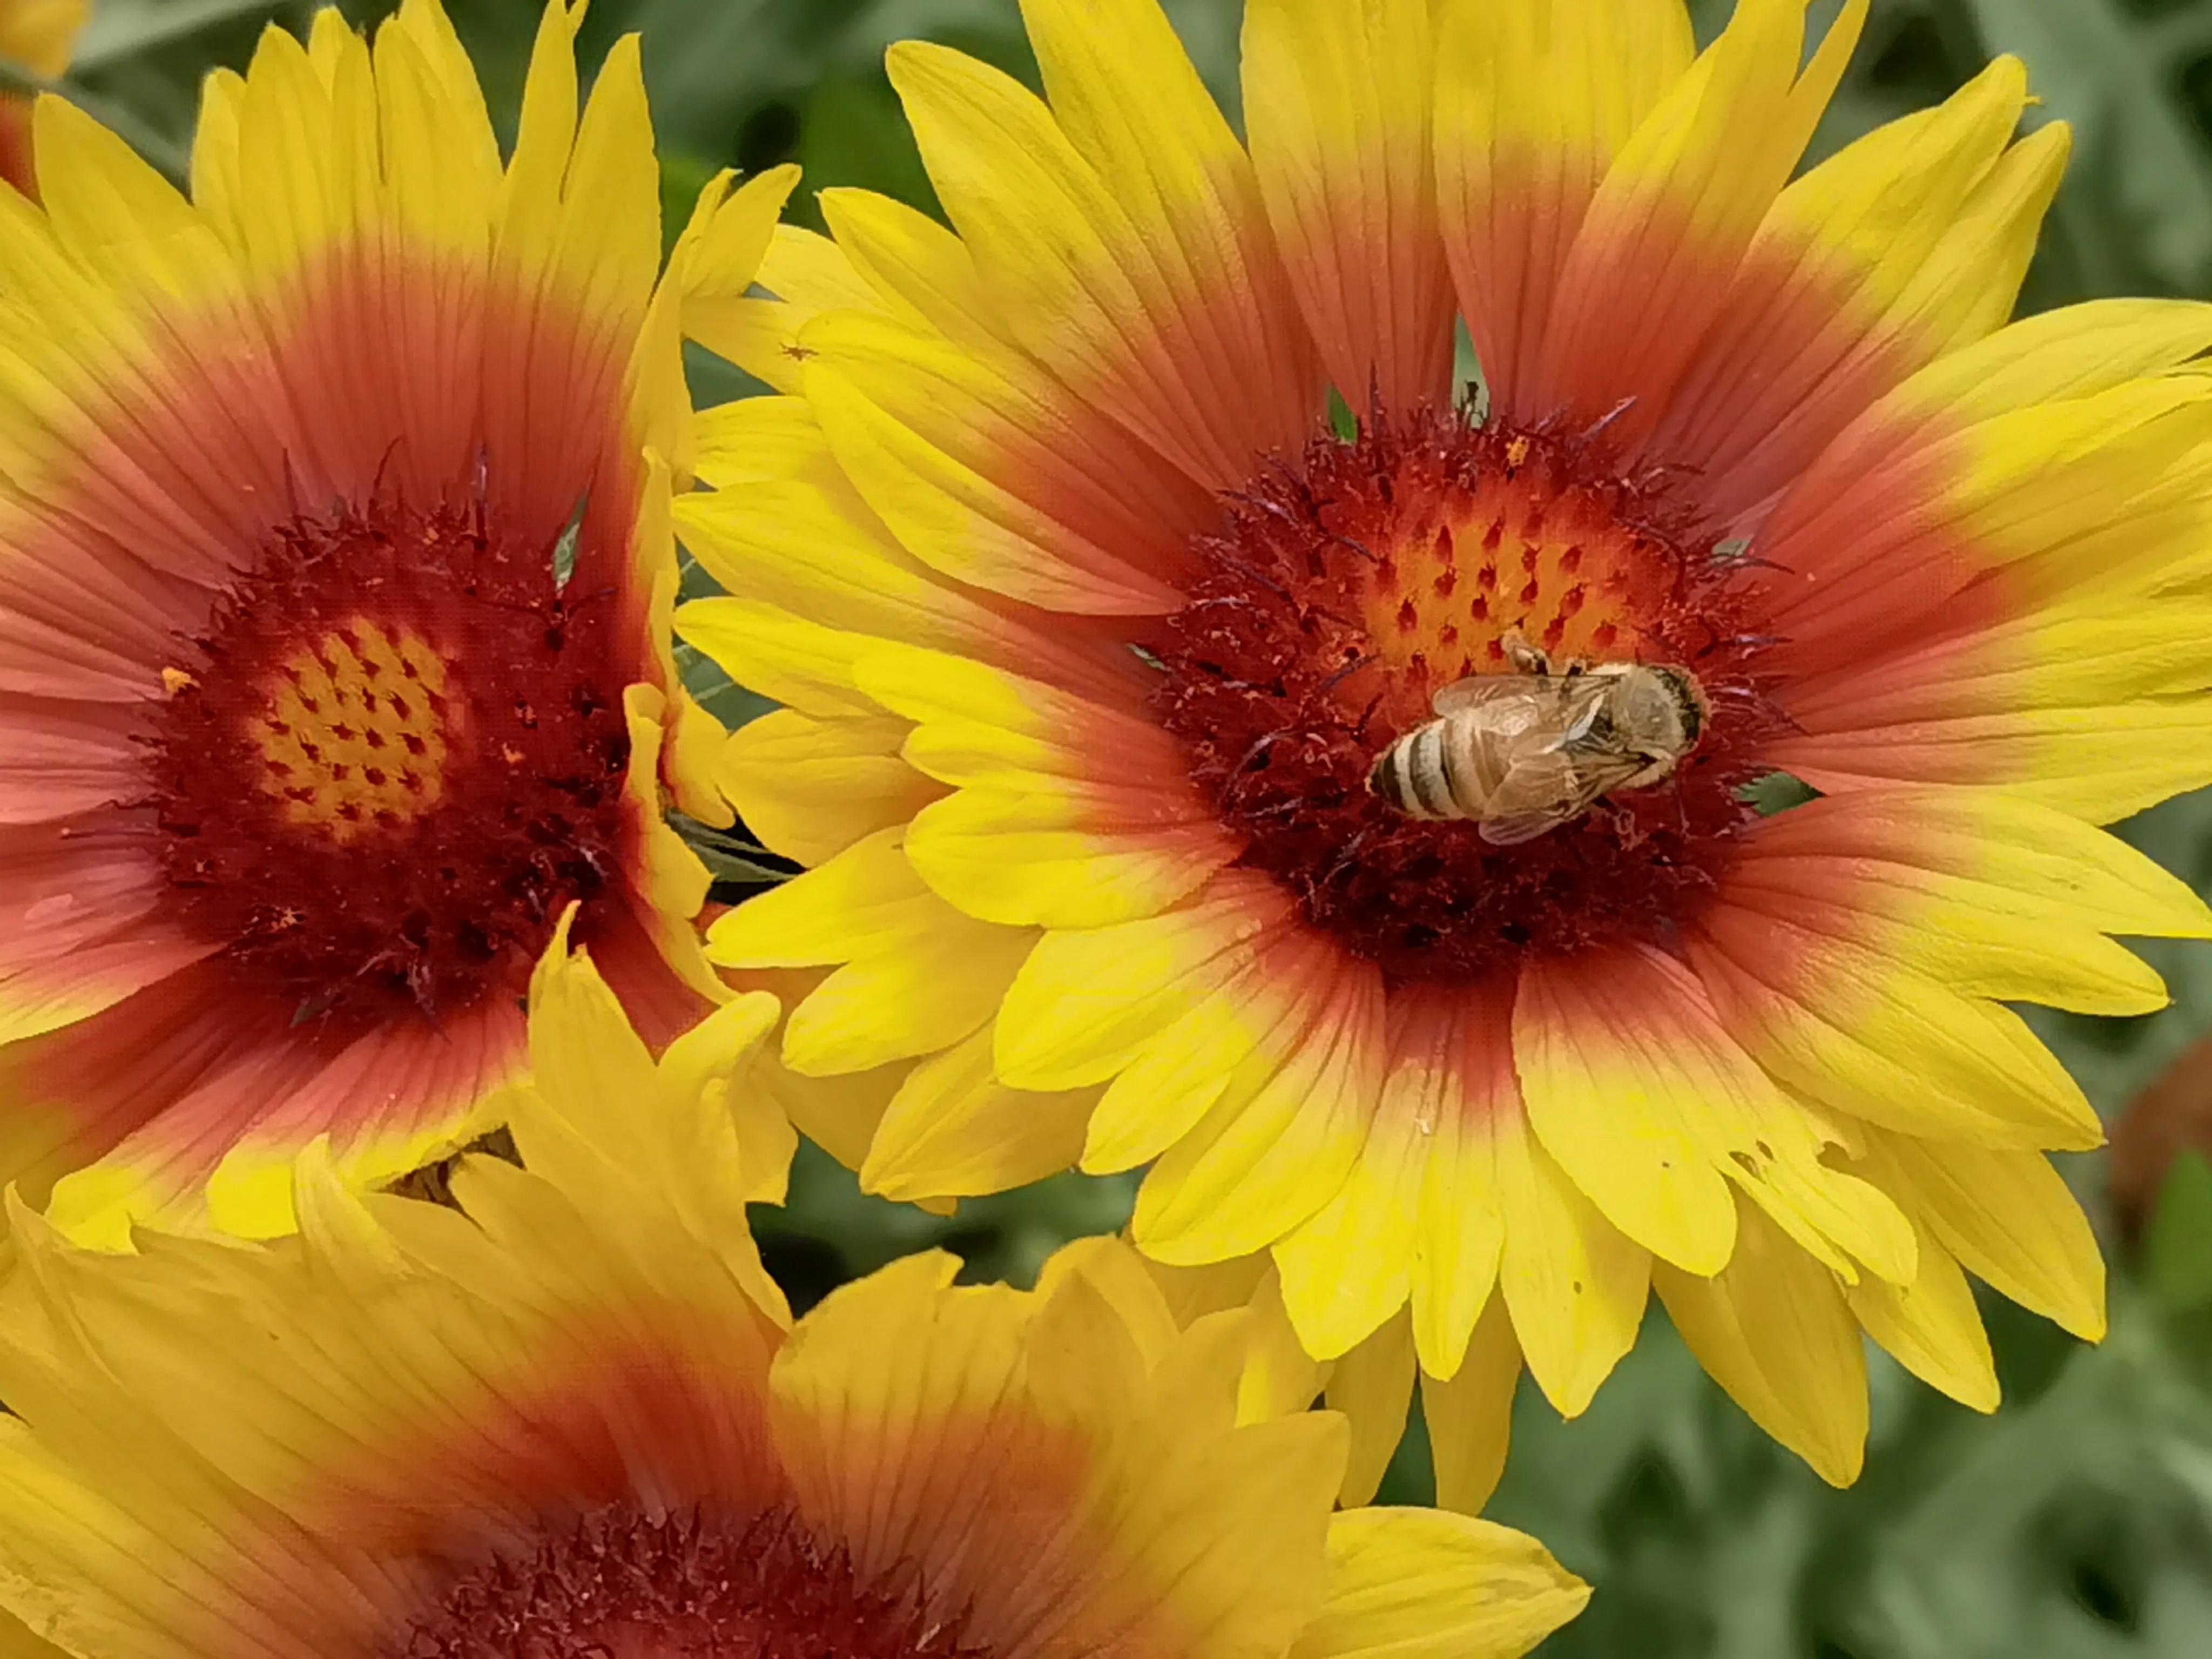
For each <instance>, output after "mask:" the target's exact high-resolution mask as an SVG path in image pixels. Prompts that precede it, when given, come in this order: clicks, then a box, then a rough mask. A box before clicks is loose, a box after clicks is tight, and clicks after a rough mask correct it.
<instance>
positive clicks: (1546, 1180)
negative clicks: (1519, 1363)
mask: <svg viewBox="0 0 2212 1659" xmlns="http://www.w3.org/2000/svg"><path fill="white" fill-rule="evenodd" d="M1492 1133H1494V1135H1495V1137H1496V1146H1497V1158H1498V1164H1497V1168H1498V1207H1499V1211H1500V1212H1501V1214H1502V1215H1503V1217H1504V1224H1505V1244H1504V1254H1503V1255H1501V1256H1500V1258H1499V1260H1498V1293H1499V1294H1500V1295H1502V1296H1503V1297H1504V1299H1505V1305H1506V1308H1507V1310H1509V1311H1510V1313H1511V1314H1512V1316H1513V1328H1514V1332H1515V1334H1516V1337H1517V1339H1518V1340H1519V1341H1520V1344H1521V1346H1522V1349H1523V1350H1524V1351H1525V1352H1527V1354H1528V1370H1529V1374H1530V1375H1531V1376H1534V1378H1535V1379H1536V1384H1537V1386H1538V1387H1539V1388H1541V1389H1543V1391H1544V1396H1545V1398H1546V1399H1547V1400H1549V1401H1551V1402H1552V1406H1553V1409H1554V1410H1556V1411H1557V1412H1558V1413H1559V1414H1560V1415H1561V1416H1562V1417H1579V1416H1581V1415H1582V1413H1583V1412H1584V1411H1585V1410H1586V1409H1588V1407H1589V1402H1590V1401H1591V1399H1592V1398H1593V1397H1594V1396H1595V1395H1596V1393H1597V1390H1598V1385H1599V1384H1600V1383H1603V1382H1604V1381H1605V1379H1606V1378H1607V1376H1611V1375H1612V1372H1613V1367H1614V1366H1615V1365H1616V1364H1620V1358H1621V1356H1622V1355H1623V1354H1625V1353H1626V1352H1628V1351H1629V1349H1630V1348H1632V1347H1633V1346H1635V1345H1636V1333H1637V1330H1638V1327H1639V1326H1641V1325H1642V1323H1643V1321H1644V1303H1645V1301H1646V1300H1647V1299H1648V1297H1649V1296H1650V1286H1651V1255H1650V1252H1649V1251H1648V1250H1646V1249H1644V1247H1643V1246H1642V1245H1640V1244H1638V1243H1634V1242H1632V1240H1631V1239H1629V1238H1628V1237H1627V1236H1626V1235H1625V1234H1624V1233H1622V1232H1621V1231H1620V1230H1619V1229H1618V1228H1616V1227H1614V1226H1613V1224H1612V1223H1611V1222H1609V1221H1607V1219H1606V1218H1605V1217H1604V1216H1603V1215H1601V1214H1600V1213H1599V1212H1598V1208H1597V1206H1595V1204H1592V1203H1591V1202H1590V1201H1589V1199H1587V1198H1585V1197H1583V1194H1582V1192H1581V1189H1580V1188H1577V1187H1576V1186H1575V1184H1574V1183H1573V1182H1571V1181H1569V1180H1568V1179H1567V1177H1566V1175H1565V1172H1564V1171H1562V1170H1560V1168H1559V1165H1558V1164H1554V1163H1553V1161H1552V1159H1551V1156H1550V1154H1548V1153H1547V1152H1545V1150H1544V1148H1543V1146H1542V1145H1541V1143H1539V1142H1538V1140H1537V1139H1536V1138H1535V1136H1534V1135H1533V1134H1532V1133H1529V1130H1528V1124H1527V1123H1526V1122H1525V1121H1522V1117H1521V1115H1520V1114H1519V1113H1518V1112H1517V1111H1516V1112H1514V1113H1513V1114H1512V1115H1510V1117H1506V1116H1504V1115H1501V1116H1500V1117H1499V1118H1498V1120H1497V1122H1496V1127H1495V1128H1494V1129H1493V1131H1492Z"/></svg>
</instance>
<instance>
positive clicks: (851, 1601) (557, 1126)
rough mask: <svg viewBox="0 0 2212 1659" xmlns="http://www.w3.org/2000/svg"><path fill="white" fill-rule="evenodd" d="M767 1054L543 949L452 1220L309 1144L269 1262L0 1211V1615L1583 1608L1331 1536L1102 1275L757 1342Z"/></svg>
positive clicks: (97, 1619)
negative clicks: (5, 1230) (0, 1294)
mask: <svg viewBox="0 0 2212 1659" xmlns="http://www.w3.org/2000/svg"><path fill="white" fill-rule="evenodd" d="M774 1021H775V1006H774V1003H773V1001H772V1000H771V999H769V998H768V997H766V996H762V995H750V996H746V997H744V998H741V999H739V1000H736V1001H734V1002H732V1003H730V1004H728V1005H726V1006H724V1007H723V1008H721V1009H720V1010H719V1011H718V1012H715V1013H714V1015H712V1016H710V1017H709V1018H708V1020H707V1022H706V1023H705V1024H702V1026H700V1027H699V1028H697V1029H696V1030H695V1031H693V1032H692V1033H691V1034H690V1035H688V1036H685V1037H684V1038H682V1039H680V1040H679V1041H678V1042H677V1043H676V1044H674V1045H673V1046H672V1047H671V1048H670V1049H669V1051H668V1052H667V1054H665V1056H664V1057H663V1058H662V1060H660V1062H659V1065H658V1066H657V1067H656V1066H655V1065H654V1063H653V1060H652V1058H651V1056H650V1054H648V1052H647V1049H646V1048H645V1046H644V1044H643V1043H642V1042H641V1041H640V1040H639V1038H638V1037H637V1036H636V1035H635V1033H634V1032H633V1031H632V1030H630V1029H629V1025H628V1024H627V1023H626V1022H625V1019H624V1017H623V1012H622V1010H621V1008H620V1006H619V1005H618V1004H617V1001H616V1000H615V999H614V997H613V995H612V994H611V992H610V991H609V989H608V988H607V987H606V985H605V982H604V981H602V980H601V979H600V978H599V975H598V974H597V973H596V972H595V971H594V970H593V969H592V967H591V966H590V965H589V963H588V962H587V961H586V959H584V958H582V957H567V956H566V954H565V951H564V950H563V949H562V947H560V946H558V945H556V953H555V954H554V955H553V956H551V957H549V958H548V960H547V962H546V963H545V965H544V967H543V968H542V969H541V970H540V971H539V974H538V977H537V982H536V985H535V987H534V991H533V1007H532V1024H531V1040H532V1063H533V1066H534V1081H533V1083H532V1085H531V1087H530V1088H529V1089H528V1090H527V1091H525V1092H523V1093H522V1094H521V1095H520V1097H518V1099H517V1101H516V1102H515V1107H514V1114H513V1131H514V1136H515V1140H516V1143H517V1146H518V1147H519V1149H520V1155H521V1158H522V1160H523V1163H524V1165H525V1168H524V1169H521V1170H517V1169H515V1168H513V1166H512V1165H509V1164H501V1163H499V1162H496V1161H493V1160H485V1159H472V1160H467V1161H465V1162H464V1164H462V1166H461V1167H460V1168H459V1170H458V1171H457V1173H456V1175H455V1176H454V1182H453V1188H454V1193H455V1194H456V1199H457V1201H458V1203H459V1205H460V1206H462V1209H463V1211H464V1212H465V1213H455V1212H453V1210H450V1209H445V1208H441V1207H438V1206H432V1205H428V1204H424V1203H421V1202H418V1201H416V1200H409V1199H404V1198H400V1197H397V1196H394V1195H391V1194H370V1195H368V1196H366V1197H363V1196H358V1195H356V1194H351V1193H349V1191H347V1190H346V1189H345V1188H343V1185H342V1184H341V1183H340V1182H338V1181H337V1179H336V1178H335V1176H334V1174H333V1172H332V1170H331V1167H330V1164H329V1161H328V1158H327V1155H326V1152H325V1149H324V1148H323V1147H322V1146H321V1145H320V1144H319V1143H318V1145H316V1146H313V1147H311V1148H310V1149H308V1151H307V1152H304V1153H303V1154H302V1155H301V1159H300V1165H299V1172H298V1191H299V1195H300V1210H301V1230H300V1232H299V1234H298V1236H296V1237H290V1238H286V1239H283V1240H279V1241H277V1242H276V1243H270V1244H239V1243H218V1242H215V1241H200V1240H193V1239H169V1238H155V1237H151V1236H142V1238H141V1243H142V1246H143V1254H141V1255H118V1254H111V1253H105V1252H88V1251H84V1250H82V1249H75V1248H73V1247H71V1246H70V1245H68V1244H67V1243H64V1242H63V1241H61V1240H60V1239H59V1238H58V1237H56V1236H55V1235H54V1234H53V1233H52V1231H51V1229H49V1228H48V1227H47V1226H46V1225H45V1224H44V1223H43V1222H41V1221H40V1218H37V1217H36V1216H35V1215H33V1214H30V1213H29V1212H25V1211H23V1210H22V1209H21V1206H16V1208H15V1214H14V1217H13V1220H14V1223H15V1226H16V1227H17V1228H18V1230H19V1244H20V1248H21V1250H22V1253H23V1255H24V1258H25V1261H24V1263H23V1267H24V1274H25V1280H26V1281H27V1284H28V1285H29V1286H30V1287H33V1288H34V1290H35V1292H36V1294H35V1296H30V1295H25V1294H21V1293H19V1294H18V1295H17V1296H16V1297H15V1301H14V1304H13V1305H12V1306H11V1307H9V1308H8V1309H7V1310H5V1311H4V1312H0V1395H4V1396H5V1398H6V1399H7V1401H8V1402H9V1406H10V1407H12V1408H13V1409H14V1410H15V1412H17V1413H20V1418H19V1419H8V1420H7V1421H6V1422H5V1424H4V1425H0V1427H4V1429H5V1430H6V1432H4V1433H0V1608H4V1609H5V1610H6V1611H8V1612H9V1613H13V1614H15V1616H16V1617H18V1618H20V1619H21V1620H24V1621H25V1623H26V1624H27V1626H29V1627H30V1628H31V1630H33V1632H36V1633H37V1634H38V1635H40V1637H42V1638H46V1640H48V1641H50V1642H52V1643H54V1644H58V1645H59V1646H60V1647H61V1648H62V1649H63V1650H65V1651H67V1652H69V1653H70V1654H73V1655H76V1656H79V1659H448V1656H450V1659H581V1656H586V1655H599V1656H609V1659H646V1656H661V1655H668V1654H676V1653H683V1654H696V1655H701V1656H725V1659H785V1656H793V1659H797V1656H805V1659H815V1656H820V1655H836V1656H837V1659H1076V1656H1083V1659H1285V1656H1294V1659H1331V1656H1344V1659H1350V1656H1352V1655H1372V1654H1378V1653H1384V1652H1387V1653H1389V1654H1390V1655H1392V1656H1396V1659H1488V1656H1510V1655H1516V1654H1519V1653H1522V1652H1524V1651H1526V1650H1528V1648H1529V1647H1531V1646H1533V1645H1534V1644H1535V1643H1536V1642H1537V1641H1539V1640H1541V1638H1542V1637H1543V1636H1544V1635H1546V1634H1547V1632H1550V1631H1551V1630H1553V1628H1555V1627H1556V1626H1559V1624H1561V1623H1563V1622H1564V1621H1565V1620H1567V1619H1569V1618H1571V1617H1572V1616H1573V1614H1574V1613H1576V1612H1577V1610H1578V1609H1579V1608H1580V1607H1581V1606H1582V1604H1583V1600H1584V1599H1585V1597H1586V1595H1587V1591H1586V1590H1585V1589H1584V1588H1583V1586H1582V1585H1581V1584H1580V1583H1577V1581H1575V1580H1574V1579H1573V1578H1571V1577H1570V1576H1568V1575H1567V1574H1566V1573H1565V1572H1563V1571H1561V1570H1560V1569H1559V1567H1558V1566H1557V1565H1556V1564H1555V1563H1553V1561H1552V1559H1550V1557H1549V1556H1547V1554H1546V1553H1544V1552H1543V1551H1542V1549H1541V1547H1538V1546H1537V1545H1536V1544H1534V1542H1533V1541H1530V1540H1528V1539H1526V1538H1523V1537H1521V1536H1520V1535H1518V1534H1514V1533H1511V1532H1509V1531H1507V1530H1505V1529H1504V1528H1499V1527H1496V1526H1492V1525H1489V1524H1487V1523H1485V1522H1477V1521H1472V1520H1468V1519H1466V1518H1464V1517H1461V1516H1450V1515H1446V1514H1443V1513H1440V1512H1437V1511H1431V1510H1358V1511H1353V1512H1351V1513H1346V1514H1337V1515H1332V1514H1331V1503H1332V1498H1333V1497H1334V1493H1335V1491H1336V1489H1337V1486H1338V1483H1339V1477H1340V1469H1341V1467H1342V1465H1343V1462H1344V1457H1345V1439H1346V1437H1345V1432H1344V1425H1343V1424H1342V1422H1341V1421H1340V1419H1337V1418H1335V1417H1334V1416H1332V1415H1328V1414H1324V1413H1291V1414H1285V1413H1283V1412H1282V1411H1281V1410H1279V1408H1278V1407H1276V1406H1275V1405H1274V1403H1273V1400H1274V1396H1273V1395H1269V1393H1268V1392H1267V1390H1266V1389H1264V1388H1263V1387H1261V1385H1260V1384H1259V1383H1258V1382H1257V1381H1255V1380H1254V1379H1253V1375H1252V1372H1253V1368H1252V1366H1251V1364H1250V1359H1249V1330H1250V1328H1251V1321H1250V1319H1249V1316H1245V1315H1243V1314H1239V1313H1230V1314H1227V1315H1225V1316H1221V1317H1218V1318H1215V1319H1212V1320H1209V1321H1199V1322H1192V1323H1190V1324H1189V1325H1188V1328H1181V1327H1179V1326H1178V1323H1177V1322H1176V1319H1175V1317H1174V1316H1173V1315H1172V1313H1171V1311H1170V1307H1169V1304H1167V1303H1166V1301H1165V1300H1164V1298H1163V1297H1162V1296H1161V1295H1160V1293H1159V1291H1158V1289H1157V1288H1156V1287H1155V1286H1154V1285H1153V1284H1152V1281H1151V1280H1150V1279H1148V1278H1147V1277H1146V1273H1145V1272H1144V1270H1143V1268H1142V1267H1141V1266H1140V1264H1139V1259H1138V1258H1137V1256H1136V1255H1134V1253H1133V1252H1132V1251H1130V1250H1128V1249H1127V1248H1126V1247H1125V1246H1122V1245H1121V1244H1119V1243H1115V1242H1114V1241H1111V1240H1091V1241H1086V1242H1085V1243H1080V1244H1078V1245H1075V1246H1072V1247H1070V1249H1067V1250H1066V1251H1065V1252H1063V1253H1062V1254H1061V1255H1059V1256H1058V1257H1056V1258H1055V1259H1054V1261H1052V1262H1051V1263H1050V1264H1048V1267H1046V1270H1045V1273H1044V1275H1043V1279H1042V1285H1041V1286H1040V1288H1039V1289H1038V1290H1037V1291H1034V1292H1024V1291H1014V1290H1012V1289H1008V1288H1006V1287H1003V1286H991V1287H972V1288H962V1287H955V1286H954V1285H952V1282H951V1281H952V1277H953V1273H954V1271H955V1269H956V1268H957V1262H956V1261H954V1260H953V1259H952V1258H951V1257H949V1256H946V1255H941V1254H933V1255H924V1256H918V1257H911V1258H908V1259H907V1260H904V1261H900V1262H897V1263H896V1264H894V1265H893V1266H891V1267H887V1268H885V1269H884V1271H882V1272H881V1273H877V1274H876V1275H874V1276H873V1277H872V1278H870V1279H866V1280H864V1281H862V1282H860V1283H859V1284H857V1285H850V1286H848V1287H846V1288H845V1289H843V1290H842V1291H838V1292H836V1294H834V1295H833V1296H831V1297H829V1300H828V1301H826V1302H825V1303H824V1304H823V1305H822V1306H820V1307H819V1308H817V1309H816V1310H813V1311H812V1312H811V1313H810V1314H809V1315H808V1316H806V1317H805V1318H804V1319H802V1320H800V1321H799V1323H798V1325H797V1327H796V1328H793V1329H790V1330H788V1331H787V1330H786V1325H787V1314H786V1312H785V1310H784V1308H783V1305H782V1302H781V1297H780V1296H779V1295H778V1293H777V1292H776V1291H775V1287H774V1286H773V1285H772V1284H771V1283H770V1282H769V1280H768V1279H767V1278H766V1277H765V1275H764V1274H763V1272H762V1270H761V1265H760V1261H759V1258H758V1256H757V1254H756V1253H755V1251H754V1249H753V1246H752V1243H751V1241H750V1236H749V1235H748V1234H747V1232H746V1231H745V1227H744V1207H743V1203H742V1198H743V1194H744V1191H745V1190H746V1189H747V1188H749V1187H751V1186H753V1185H756V1184H757V1181H758V1178H759V1175H760V1171H759V1170H757V1168H755V1167H754V1164H753V1158H754V1156H755V1153H754V1151H753V1149H752V1148H751V1147H750V1146H748V1145H746V1144H745V1135H744V1131H743V1129H742V1127H741V1126H742V1125H743V1124H744V1121H745V1120H746V1116H747V1111H748V1109H747V1097H748V1096H749V1093H750V1085H751V1079H750V1075H749V1073H748V1071H747V1066H748V1063H749V1060H750V1058H751V1055H752V1051H753V1049H754V1048H755V1046H756V1045H757V1044H758V1042H760V1040H761V1039H762V1038H763V1036H764V1035H765V1034H766V1033H767V1032H768V1031H769V1029H770V1027H771V1026H772V1024H773V1023H774ZM733 1107H734V1108H735V1109H736V1111H737V1118H736V1125H737V1126H738V1127H733V1122H732V1108H733Z"/></svg>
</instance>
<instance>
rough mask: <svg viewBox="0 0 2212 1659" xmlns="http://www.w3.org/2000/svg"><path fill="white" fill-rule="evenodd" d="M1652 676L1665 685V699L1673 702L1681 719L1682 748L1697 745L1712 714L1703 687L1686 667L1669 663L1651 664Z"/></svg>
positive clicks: (1689, 748)
mask: <svg viewBox="0 0 2212 1659" xmlns="http://www.w3.org/2000/svg"><path fill="white" fill-rule="evenodd" d="M1651 676H1652V678H1654V679H1656V680H1657V681H1658V683H1659V684H1660V685H1661V686H1662V687H1663V688H1665V690H1666V693H1667V697H1668V701H1669V702H1672V703H1673V704H1674V717H1675V718H1676V719H1677V720H1680V721H1681V723H1682V745H1683V748H1684V750H1685V751H1687V750H1692V749H1694V748H1696V747H1697V746H1698V739H1699V738H1702V737H1704V736H1705V727H1706V726H1708V725H1710V724H1711V721H1712V717H1713V706H1712V704H1711V703H1710V702H1707V701H1706V700H1705V687H1704V686H1702V685H1700V684H1698V677H1697V676H1696V675H1695V674H1692V672H1691V671H1689V670H1688V669H1686V668H1677V667H1675V666H1674V665H1672V664H1668V665H1665V666H1662V667H1658V668H1654V669H1653V670H1652V671H1651Z"/></svg>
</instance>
